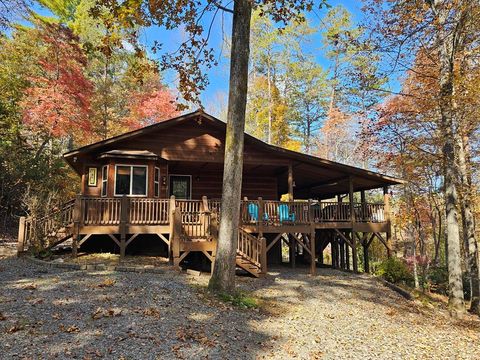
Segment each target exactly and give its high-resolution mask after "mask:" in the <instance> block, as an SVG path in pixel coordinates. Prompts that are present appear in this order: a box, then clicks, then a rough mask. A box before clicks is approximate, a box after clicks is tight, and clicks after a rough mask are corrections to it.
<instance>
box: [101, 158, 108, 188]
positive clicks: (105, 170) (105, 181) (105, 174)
mask: <svg viewBox="0 0 480 360" xmlns="http://www.w3.org/2000/svg"><path fill="white" fill-rule="evenodd" d="M107 184H108V165H104V166H103V167H102V196H107Z"/></svg>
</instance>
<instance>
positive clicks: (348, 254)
mask: <svg viewBox="0 0 480 360" xmlns="http://www.w3.org/2000/svg"><path fill="white" fill-rule="evenodd" d="M345 266H346V268H347V270H350V247H349V245H348V244H347V243H345Z"/></svg>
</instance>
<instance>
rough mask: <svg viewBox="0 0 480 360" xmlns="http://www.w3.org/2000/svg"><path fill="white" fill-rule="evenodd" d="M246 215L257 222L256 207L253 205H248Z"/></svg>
mask: <svg viewBox="0 0 480 360" xmlns="http://www.w3.org/2000/svg"><path fill="white" fill-rule="evenodd" d="M247 210H248V215H249V216H250V218H251V219H252V220H253V221H258V205H257V204H255V203H250V204H248V206H247Z"/></svg>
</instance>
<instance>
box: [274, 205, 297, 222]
mask: <svg viewBox="0 0 480 360" xmlns="http://www.w3.org/2000/svg"><path fill="white" fill-rule="evenodd" d="M278 217H279V220H280V222H283V221H292V222H293V221H295V213H291V214H290V209H289V207H288V205H287V204H280V205H278Z"/></svg>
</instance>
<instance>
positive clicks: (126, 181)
mask: <svg viewBox="0 0 480 360" xmlns="http://www.w3.org/2000/svg"><path fill="white" fill-rule="evenodd" d="M115 195H133V196H146V195H147V167H146V166H131V165H116V166H115Z"/></svg>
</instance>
